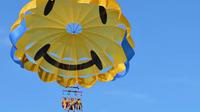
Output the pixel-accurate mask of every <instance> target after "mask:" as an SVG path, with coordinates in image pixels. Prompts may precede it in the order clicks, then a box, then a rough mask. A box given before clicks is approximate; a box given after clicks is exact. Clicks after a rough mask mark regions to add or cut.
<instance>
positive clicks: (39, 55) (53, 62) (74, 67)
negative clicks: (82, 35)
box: [34, 44, 103, 71]
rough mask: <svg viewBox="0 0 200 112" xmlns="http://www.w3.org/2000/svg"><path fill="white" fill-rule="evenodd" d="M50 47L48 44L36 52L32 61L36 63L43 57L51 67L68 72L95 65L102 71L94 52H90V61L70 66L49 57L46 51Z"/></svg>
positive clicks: (100, 63) (99, 61)
mask: <svg viewBox="0 0 200 112" xmlns="http://www.w3.org/2000/svg"><path fill="white" fill-rule="evenodd" d="M50 46H51V45H50V44H46V45H45V46H43V47H42V48H40V49H39V50H38V52H37V53H36V55H35V57H34V60H35V61H37V60H39V59H40V58H42V57H43V58H44V59H45V60H46V61H47V62H48V63H50V64H51V65H53V66H55V67H57V68H60V69H63V70H69V71H75V70H83V69H87V68H89V67H91V66H93V65H96V66H97V68H98V69H99V70H102V69H103V66H102V62H101V60H100V58H99V57H98V55H97V54H96V52H94V51H91V52H90V54H91V57H92V60H90V61H88V62H86V63H82V64H77V65H70V64H64V63H60V62H58V61H56V60H55V59H53V58H52V57H51V56H49V55H48V53H47V51H48V50H49V48H50Z"/></svg>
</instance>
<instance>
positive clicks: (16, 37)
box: [9, 21, 27, 67]
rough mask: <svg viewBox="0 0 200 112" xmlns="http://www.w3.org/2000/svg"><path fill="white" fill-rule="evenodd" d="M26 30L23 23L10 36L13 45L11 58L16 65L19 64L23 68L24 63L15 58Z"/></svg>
mask: <svg viewBox="0 0 200 112" xmlns="http://www.w3.org/2000/svg"><path fill="white" fill-rule="evenodd" d="M26 30H27V29H26V25H25V21H22V23H21V24H20V25H19V26H18V27H17V28H16V29H14V30H13V31H12V32H11V33H10V35H9V37H10V41H11V43H12V45H13V46H12V49H11V52H10V57H11V58H12V60H13V61H14V62H15V63H17V64H19V65H20V66H21V67H23V63H22V62H21V61H20V60H19V59H17V58H16V57H15V52H16V50H17V48H16V43H17V41H18V40H19V39H20V38H21V36H23V34H24V33H25V32H26Z"/></svg>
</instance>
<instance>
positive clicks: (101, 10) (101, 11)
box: [99, 6, 107, 24]
mask: <svg viewBox="0 0 200 112" xmlns="http://www.w3.org/2000/svg"><path fill="white" fill-rule="evenodd" d="M99 15H100V18H101V22H102V23H103V24H106V23H107V12H106V9H105V7H103V6H99Z"/></svg>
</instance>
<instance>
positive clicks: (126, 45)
mask: <svg viewBox="0 0 200 112" xmlns="http://www.w3.org/2000/svg"><path fill="white" fill-rule="evenodd" d="M126 37H127V32H126V33H125V35H124V39H123V41H122V47H123V49H124V52H125V54H126V58H127V61H126V63H125V66H126V70H125V71H124V72H123V73H118V74H117V75H116V76H115V78H114V80H113V81H115V80H117V79H119V78H123V77H125V76H126V75H127V73H128V71H129V68H130V67H129V61H130V60H131V59H132V58H133V56H134V55H135V51H134V50H133V48H132V47H131V46H130V44H129V42H128V40H127V38H126Z"/></svg>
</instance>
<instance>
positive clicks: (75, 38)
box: [11, 0, 134, 87]
mask: <svg viewBox="0 0 200 112" xmlns="http://www.w3.org/2000/svg"><path fill="white" fill-rule="evenodd" d="M19 29H24V30H23V31H21V33H19V34H20V35H18V39H17V41H16V42H15V43H13V44H14V47H15V48H16V51H15V53H14V56H15V58H17V59H18V60H19V61H20V62H21V63H22V65H23V67H24V68H25V69H27V70H30V71H33V72H38V74H39V76H40V78H41V79H42V80H43V81H45V82H53V81H57V82H58V83H59V84H61V85H62V86H73V85H74V84H77V83H78V84H80V85H81V86H83V87H91V86H92V85H93V84H95V82H96V81H97V80H99V81H103V82H107V81H111V80H113V78H114V77H115V76H116V74H117V73H118V72H122V71H123V70H125V63H126V62H127V60H128V58H127V52H126V51H125V47H123V46H122V45H123V41H124V40H126V41H127V42H128V46H129V47H130V48H133V47H134V43H133V41H132V39H131V37H130V25H129V23H128V21H127V20H126V18H125V17H124V16H123V15H122V13H121V11H120V7H119V5H118V4H117V3H116V1H115V0H109V1H108V0H31V2H29V3H28V4H27V5H26V6H24V8H23V9H22V11H21V12H20V17H19V19H18V20H17V21H16V23H15V24H14V25H13V27H12V31H13V32H16V31H17V30H18V32H19ZM11 40H12V39H11Z"/></svg>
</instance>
